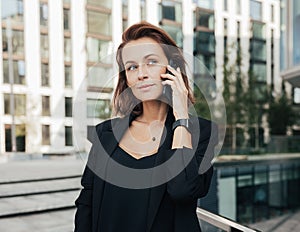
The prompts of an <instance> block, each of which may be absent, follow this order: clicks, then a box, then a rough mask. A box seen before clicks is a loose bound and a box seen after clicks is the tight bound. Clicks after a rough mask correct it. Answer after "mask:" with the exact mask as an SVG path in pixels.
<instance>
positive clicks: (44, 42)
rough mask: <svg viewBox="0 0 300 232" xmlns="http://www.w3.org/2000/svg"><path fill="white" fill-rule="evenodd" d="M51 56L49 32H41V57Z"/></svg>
mask: <svg viewBox="0 0 300 232" xmlns="http://www.w3.org/2000/svg"><path fill="white" fill-rule="evenodd" d="M48 57H49V41H48V35H47V34H41V58H42V59H48Z"/></svg>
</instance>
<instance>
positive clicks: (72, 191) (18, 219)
mask: <svg viewBox="0 0 300 232" xmlns="http://www.w3.org/2000/svg"><path fill="white" fill-rule="evenodd" d="M84 166H85V161H84V160H83V159H81V158H80V157H75V156H70V157H63V158H57V157H53V158H51V157H50V158H47V159H29V160H26V159H25V160H23V159H21V160H20V159H17V160H8V161H7V160H6V161H5V162H0V232H29V231H30V232H34V231H39V232H71V231H73V229H74V226H73V225H74V214H75V208H74V201H75V199H76V198H77V196H78V194H79V191H80V176H81V174H82V172H83V168H84ZM249 226H250V227H251V228H255V229H258V230H260V231H264V232H298V231H299V232H300V211H298V212H295V213H290V214H285V215H283V216H280V217H276V218H273V219H270V220H268V221H263V222H259V223H255V224H251V225H249ZM204 232H205V231H204Z"/></svg>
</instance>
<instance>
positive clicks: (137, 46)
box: [122, 37, 168, 101]
mask: <svg viewBox="0 0 300 232" xmlns="http://www.w3.org/2000/svg"><path fill="white" fill-rule="evenodd" d="M122 59H123V62H124V67H125V73H126V81H127V85H128V86H129V87H130V88H131V89H132V92H133V94H134V96H135V97H136V98H137V99H139V100H141V101H147V100H153V99H158V98H159V97H160V96H161V94H162V89H163V86H162V84H161V81H162V79H161V76H160V75H161V74H163V73H166V65H167V64H168V59H167V57H166V55H165V53H164V51H163V49H162V48H161V46H160V45H159V44H158V43H157V42H156V41H155V40H153V39H151V38H148V37H145V38H141V39H137V40H133V41H131V42H129V43H128V44H126V45H125V47H124V48H123V51H122Z"/></svg>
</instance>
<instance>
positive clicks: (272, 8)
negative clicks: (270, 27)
mask: <svg viewBox="0 0 300 232" xmlns="http://www.w3.org/2000/svg"><path fill="white" fill-rule="evenodd" d="M274 13H275V12H274V5H271V21H272V22H274Z"/></svg>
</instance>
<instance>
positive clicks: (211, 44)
mask: <svg viewBox="0 0 300 232" xmlns="http://www.w3.org/2000/svg"><path fill="white" fill-rule="evenodd" d="M195 35H196V38H195V48H196V50H197V51H200V52H205V53H214V52H215V36H214V32H205V31H198V32H196V33H195Z"/></svg>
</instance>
